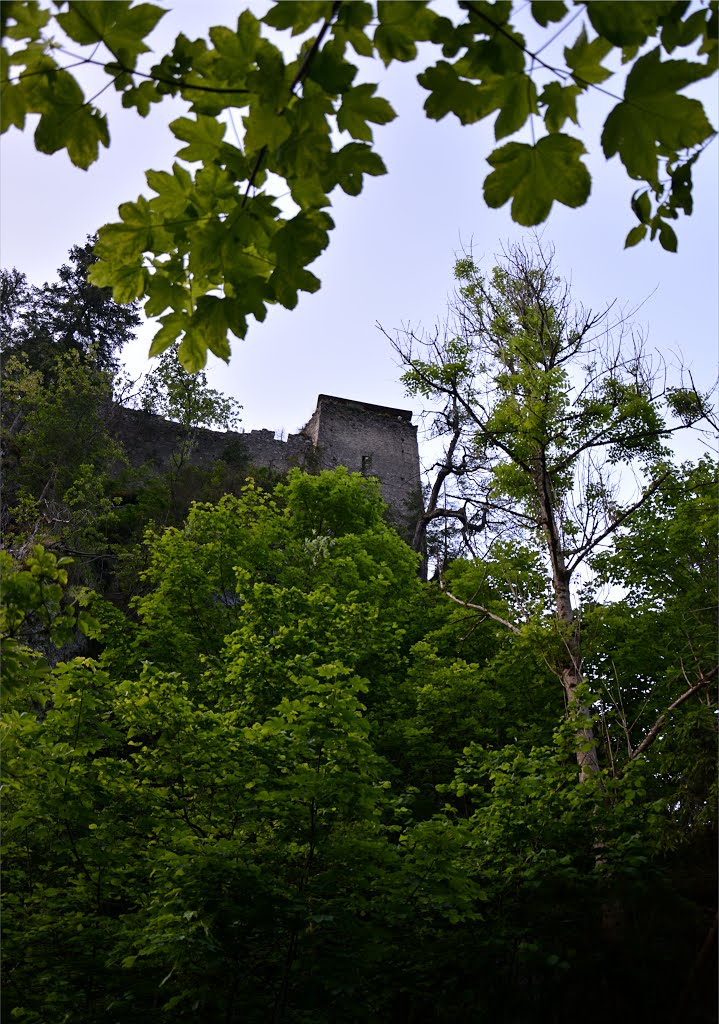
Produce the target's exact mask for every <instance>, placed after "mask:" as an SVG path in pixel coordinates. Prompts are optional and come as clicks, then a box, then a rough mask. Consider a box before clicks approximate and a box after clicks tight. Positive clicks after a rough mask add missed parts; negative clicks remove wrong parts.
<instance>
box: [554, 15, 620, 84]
mask: <svg viewBox="0 0 719 1024" xmlns="http://www.w3.org/2000/svg"><path fill="white" fill-rule="evenodd" d="M611 49H612V44H611V43H609V42H607V41H606V39H602V38H601V37H598V38H597V39H593V40H592V41H591V43H590V42H588V40H587V33H586V30H585V29H584V28H582V31H581V32H580V33H579V35H578V36H577V39H576V42H575V43H574V46H565V48H564V60H565V62H566V64H567V67H568V68H569V70H570V71H571V72H572V74H573V76H574V78H575V81H576V82H577V84H578V85H580V86H584V87H586V86H587V85H599V83H600V82H603V81H605V79H607V78H609V76H610V75H611V71H608V70H607V68H604V67H602V64H601V62H602V60H603V59H604V57H606V56H607V54H608V53H609V52H610V50H611Z"/></svg>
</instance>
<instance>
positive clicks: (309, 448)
mask: <svg viewBox="0 0 719 1024" xmlns="http://www.w3.org/2000/svg"><path fill="white" fill-rule="evenodd" d="M113 419H114V423H113V428H114V433H115V434H116V436H117V437H118V440H120V441H121V442H122V444H123V446H124V448H125V451H126V452H127V455H128V458H129V460H130V462H131V464H132V465H133V466H141V465H150V466H155V467H156V468H157V470H158V472H161V471H163V470H165V469H166V468H167V467H168V466H169V463H170V460H171V458H172V455H173V452H175V451H176V450H177V445H178V435H179V427H178V425H177V424H176V423H172V422H170V421H169V420H164V419H162V418H161V417H159V416H152V415H150V414H148V413H145V412H140V411H138V410H135V409H120V408H116V409H115V415H114V417H113ZM220 459H223V460H225V461H231V462H233V463H234V464H242V465H247V467H248V469H249V468H250V467H252V466H256V467H263V468H266V469H270V470H274V471H276V472H279V473H286V472H287V471H288V470H290V469H292V468H293V467H295V466H296V467H299V468H300V469H304V470H306V471H307V472H310V473H316V472H319V471H320V470H322V469H334V468H335V467H336V466H345V467H346V468H347V469H348V470H349V471H350V472H352V473H362V474H363V475H364V476H371V477H377V478H378V480H379V482H380V487H381V491H382V497H383V498H384V500H385V501H386V502H387V506H388V509H389V517H390V521H391V522H392V524H393V526H395V528H396V529H397V530H398V532H399V533H400V534H401V535H402V536H404V537H406V538H409V539H411V537H412V533H413V530H414V525H415V523H416V521H417V516H418V515H419V513H420V512H421V510H422V487H421V482H420V475H419V451H418V448H417V428H416V427H415V426H413V425H412V413H411V412H409V411H408V410H406V409H390V408H388V407H386V406H383V405H371V404H369V403H368V402H354V401H351V400H349V399H346V398H336V397H334V396H332V395H320V396H319V398H318V399H317V408H316V409H315V411H314V413H313V414H312V416H311V417H310V419H309V420H308V422H307V423H306V424H305V426H304V427H303V428H302V429H301V430H300V432H299V433H298V434H290V435H289V436H288V437H287V438H286V439H280V438H277V437H275V435H274V433H273V432H272V431H271V430H249V431H247V432H246V433H239V432H237V431H219V430H207V429H204V428H199V429H198V430H197V431H196V432H195V439H194V446H193V449H192V453H191V455H190V462H191V463H192V464H194V465H196V466H201V467H203V468H209V467H210V466H212V464H213V463H215V462H217V461H218V460H220Z"/></svg>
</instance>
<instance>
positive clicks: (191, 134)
mask: <svg viewBox="0 0 719 1024" xmlns="http://www.w3.org/2000/svg"><path fill="white" fill-rule="evenodd" d="M225 128H226V125H225V124H224V122H223V121H218V120H217V118H216V117H206V116H205V115H204V114H198V115H197V117H196V119H195V120H194V121H193V120H191V119H190V118H189V117H178V118H177V120H176V121H172V122H171V123H170V131H171V132H172V134H173V135H174V136H175V138H177V139H181V140H182V141H183V142H187V143H188V145H187V146H184V147H183V148H182V149H180V150H178V151H177V155H178V157H179V158H180V159H181V160H188V161H189V162H190V163H194V162H195V161H202V163H205V164H208V163H211V162H212V161H213V160H214V159H215V157H216V156H217V155H218V154H219V152H220V150H221V149H222V146H223V139H224V137H225Z"/></svg>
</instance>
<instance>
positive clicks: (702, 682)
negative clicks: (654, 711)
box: [629, 666, 719, 761]
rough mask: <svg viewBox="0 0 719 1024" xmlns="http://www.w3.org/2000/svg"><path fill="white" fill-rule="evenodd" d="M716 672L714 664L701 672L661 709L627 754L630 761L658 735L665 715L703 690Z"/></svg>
mask: <svg viewBox="0 0 719 1024" xmlns="http://www.w3.org/2000/svg"><path fill="white" fill-rule="evenodd" d="M717 672H719V666H715V667H714V668H713V669H712V670H711V671H710V672H708V673H706V674H704V673H701V674H700V677H699V682H698V683H695V684H694V685H693V686H690V687H689V689H688V690H685V691H684V693H683V694H682V695H681V696H680V697H677V699H676V700H675V701H674V702H673V703H672V704H670V705H669V707H668V708H667V709H666V711H663V712H662V713H661V715H660V716H659V718H657V720H656V722H655V723H654V725H653V726H652V727H651V729H650V730H649V732H648V733H647V735H646V736H645V737H644V739H643V740H642V742H641V743H640V744H639V746H638V747H636V748H635V749H634V750H633V751H632V753H631V754H630V755H629V760H630V761H633V760H634V759H635V758H637V757H639V755H640V754H643V753H644V751H645V750H646V749H647V748H648V747H650V746H651V745H652V743H653V742H654V740H655V739H656V738H657V736H658V735H659V733H660V731H661V728H662V726H663V725H664V722H665V721H666V718H667V715H668V714H669V713H670V712H671V711H675V710H676V709H677V708H678V707H681V705H682V704H683V703H684V702H685V701H687V700H689V699H690V697H693V696H694V694H695V693H699V691H700V690H703V689H704V688H705V687H707V686H708V685H709V683H710V682H711V681H712V679H713V678H714V676H715V675H716V674H717Z"/></svg>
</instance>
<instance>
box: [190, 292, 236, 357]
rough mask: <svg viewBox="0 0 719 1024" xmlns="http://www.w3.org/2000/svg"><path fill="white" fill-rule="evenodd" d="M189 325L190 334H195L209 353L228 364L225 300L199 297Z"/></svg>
mask: <svg viewBox="0 0 719 1024" xmlns="http://www.w3.org/2000/svg"><path fill="white" fill-rule="evenodd" d="M190 324H191V331H192V333H193V334H194V333H195V332H196V333H197V335H198V336H199V337H200V338H202V340H203V341H204V343H205V344H206V345H207V347H208V348H209V349H210V351H211V352H213V353H214V354H215V355H216V356H219V358H220V359H224V361H225V362H229V359H230V343H229V341H228V340H227V332H228V330H229V324H228V322H227V308H226V300H225V299H223V298H219V297H218V296H216V295H202V296H200V298H199V299H198V300H197V304H196V306H195V311H194V313H193V314H192V319H191V321H190Z"/></svg>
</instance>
